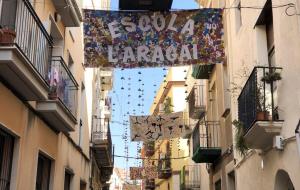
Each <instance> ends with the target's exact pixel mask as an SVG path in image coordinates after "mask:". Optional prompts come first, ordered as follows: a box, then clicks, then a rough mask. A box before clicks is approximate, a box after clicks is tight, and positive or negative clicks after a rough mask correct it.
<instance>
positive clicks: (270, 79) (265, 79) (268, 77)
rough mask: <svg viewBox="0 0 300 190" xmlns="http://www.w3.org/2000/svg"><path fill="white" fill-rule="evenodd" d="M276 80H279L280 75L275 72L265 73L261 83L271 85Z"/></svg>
mask: <svg viewBox="0 0 300 190" xmlns="http://www.w3.org/2000/svg"><path fill="white" fill-rule="evenodd" d="M278 80H281V74H280V73H279V72H275V71H271V72H266V74H265V75H264V76H263V77H262V78H261V81H262V82H266V83H268V84H271V83H273V82H275V81H278Z"/></svg>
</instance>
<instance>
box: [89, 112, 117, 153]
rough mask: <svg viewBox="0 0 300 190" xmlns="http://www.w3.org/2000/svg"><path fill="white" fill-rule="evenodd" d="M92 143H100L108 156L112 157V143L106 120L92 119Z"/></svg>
mask: <svg viewBox="0 0 300 190" xmlns="http://www.w3.org/2000/svg"><path fill="white" fill-rule="evenodd" d="M92 142H93V144H95V145H97V144H101V143H104V144H106V145H107V147H108V148H107V150H108V152H109V155H111V156H112V141H111V133H110V125H109V120H108V119H106V118H97V117H94V118H93V128H92Z"/></svg>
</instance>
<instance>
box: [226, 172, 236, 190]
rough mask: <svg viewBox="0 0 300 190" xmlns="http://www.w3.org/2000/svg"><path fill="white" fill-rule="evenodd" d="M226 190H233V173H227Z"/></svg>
mask: <svg viewBox="0 0 300 190" xmlns="http://www.w3.org/2000/svg"><path fill="white" fill-rule="evenodd" d="M227 178H228V190H235V172H234V171H232V172H230V173H228V175H227Z"/></svg>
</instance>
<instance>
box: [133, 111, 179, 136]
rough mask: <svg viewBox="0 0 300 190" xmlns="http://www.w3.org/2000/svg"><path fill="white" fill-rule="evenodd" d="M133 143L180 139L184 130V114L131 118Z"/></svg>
mask: <svg viewBox="0 0 300 190" xmlns="http://www.w3.org/2000/svg"><path fill="white" fill-rule="evenodd" d="M130 130H131V140H132V141H156V140H162V139H171V138H178V137H180V136H181V135H182V134H183V132H184V130H185V127H184V122H183V112H176V113H168V114H161V115H158V116H130Z"/></svg>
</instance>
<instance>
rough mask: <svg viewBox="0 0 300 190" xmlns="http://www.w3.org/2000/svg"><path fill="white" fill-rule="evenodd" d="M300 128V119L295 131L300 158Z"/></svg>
mask: <svg viewBox="0 0 300 190" xmlns="http://www.w3.org/2000/svg"><path fill="white" fill-rule="evenodd" d="M299 128H300V119H299V122H298V125H297V127H296V129H295V136H296V141H297V146H298V153H299V156H300V131H299Z"/></svg>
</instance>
